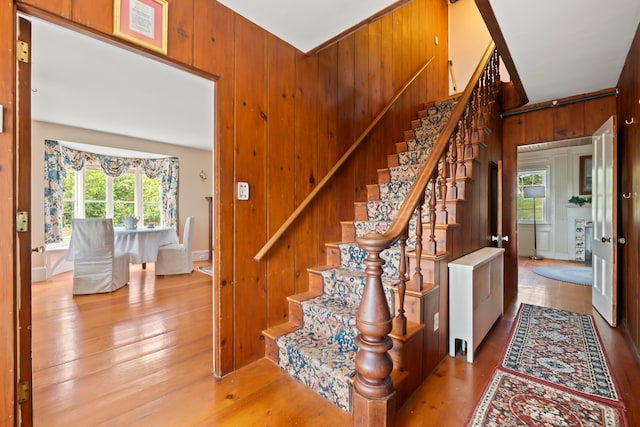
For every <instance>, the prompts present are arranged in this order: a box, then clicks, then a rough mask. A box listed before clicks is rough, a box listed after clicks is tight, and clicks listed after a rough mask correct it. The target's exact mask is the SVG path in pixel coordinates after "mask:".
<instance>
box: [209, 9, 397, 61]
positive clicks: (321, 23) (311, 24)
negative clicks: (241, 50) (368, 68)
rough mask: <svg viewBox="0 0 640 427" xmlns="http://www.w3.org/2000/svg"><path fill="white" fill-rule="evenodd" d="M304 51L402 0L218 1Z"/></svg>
mask: <svg viewBox="0 0 640 427" xmlns="http://www.w3.org/2000/svg"><path fill="white" fill-rule="evenodd" d="M218 1H219V2H220V3H222V4H223V5H225V6H227V7H228V8H230V9H232V10H233V11H235V12H236V13H238V14H240V15H242V16H244V17H245V18H247V19H248V20H249V21H251V22H253V23H254V24H256V25H258V26H260V27H262V28H264V29H265V30H267V31H269V32H270V33H272V34H274V35H276V36H278V37H279V38H281V39H282V40H284V41H286V42H289V43H290V44H291V45H292V46H295V47H296V48H298V49H299V50H301V51H302V52H309V51H310V50H312V49H314V48H316V47H318V46H320V45H322V44H324V42H326V41H327V40H331V39H332V38H334V37H335V36H337V35H339V34H341V33H343V32H344V31H345V30H348V29H349V28H351V27H353V26H354V25H356V24H358V23H360V22H362V21H364V20H366V19H367V18H368V17H370V16H373V15H375V14H376V13H378V12H379V11H381V10H384V9H386V8H387V7H388V6H391V5H392V4H394V3H397V2H398V0H347V1H345V0H321V1H317V0H270V1H256V0H218Z"/></svg>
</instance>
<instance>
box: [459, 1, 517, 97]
mask: <svg viewBox="0 0 640 427" xmlns="http://www.w3.org/2000/svg"><path fill="white" fill-rule="evenodd" d="M448 4H449V60H450V61H451V62H452V63H453V69H454V74H455V78H456V88H455V90H454V88H453V81H452V80H451V75H449V94H450V95H451V94H454V93H458V92H462V91H463V90H464V88H465V87H466V85H467V83H469V79H470V78H471V75H472V74H473V71H474V70H475V69H476V67H477V66H478V62H479V61H480V58H481V57H482V54H483V53H484V51H485V50H486V48H487V46H488V45H489V42H490V41H491V34H489V30H488V29H487V26H486V25H485V23H484V21H483V20H482V16H481V15H480V12H479V11H478V7H477V6H476V3H475V1H473V0H458V1H457V2H455V3H453V4H452V3H448ZM500 79H501V80H502V81H509V80H510V77H509V73H508V72H507V69H506V68H505V67H504V65H502V64H501V66H500Z"/></svg>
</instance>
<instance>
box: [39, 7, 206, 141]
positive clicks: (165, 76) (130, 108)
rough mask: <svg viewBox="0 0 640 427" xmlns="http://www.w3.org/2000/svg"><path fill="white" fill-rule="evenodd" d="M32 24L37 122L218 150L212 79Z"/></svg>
mask: <svg viewBox="0 0 640 427" xmlns="http://www.w3.org/2000/svg"><path fill="white" fill-rule="evenodd" d="M29 19H30V20H31V21H32V40H33V42H32V45H33V48H32V70H31V73H32V75H31V86H32V89H31V90H32V96H31V100H32V102H31V104H32V105H31V110H32V111H31V116H32V119H33V120H40V121H46V122H51V123H58V124H63V125H67V126H74V127H79V128H84V129H93V130H98V131H102V132H108V133H115V134H121V135H127V136H132V137H136V138H141V139H146V140H151V141H158V142H164V143H169V144H176V145H186V146H190V147H194V148H200V149H204V150H209V151H211V150H212V148H213V101H214V97H213V90H214V84H213V82H212V81H209V80H206V79H204V78H201V77H198V76H195V75H193V74H190V73H187V72H185V71H183V70H180V69H178V68H175V67H172V66H168V65H166V64H163V63H161V62H159V61H156V60H153V59H150V58H147V57H145V56H143V55H138V54H135V53H132V52H130V51H128V50H125V49H123V48H119V47H116V46H114V45H111V44H108V43H105V42H102V41H99V40H97V39H94V38H91V37H87V36H82V35H80V34H78V33H76V32H73V31H71V30H67V29H64V28H62V27H59V26H56V25H52V24H50V23H47V22H45V21H41V20H37V19H35V18H31V17H30V18H29Z"/></svg>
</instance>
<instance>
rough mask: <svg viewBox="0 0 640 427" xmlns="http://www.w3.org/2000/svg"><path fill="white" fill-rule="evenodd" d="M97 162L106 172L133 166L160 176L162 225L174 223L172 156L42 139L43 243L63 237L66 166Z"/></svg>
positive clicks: (175, 175)
mask: <svg viewBox="0 0 640 427" xmlns="http://www.w3.org/2000/svg"><path fill="white" fill-rule="evenodd" d="M85 166H97V167H99V168H100V170H102V172H104V173H105V174H106V175H108V176H111V177H114V178H116V177H119V176H121V175H122V174H124V173H127V172H128V171H130V170H133V169H142V170H144V174H145V175H146V176H147V177H148V178H150V179H156V178H160V183H161V184H160V185H161V187H160V188H161V190H160V191H161V196H162V199H161V204H162V209H161V225H162V226H164V227H175V226H176V223H177V216H178V209H177V202H178V198H177V196H178V175H179V169H180V168H179V163H178V159H177V158H175V157H168V158H159V159H141V158H126V157H117V156H109V155H103V154H96V153H91V152H87V151H81V150H76V149H73V148H70V147H66V146H64V145H62V144H60V143H59V142H58V141H53V140H45V149H44V169H45V170H44V233H45V243H56V242H60V241H62V235H63V224H62V213H63V202H64V191H65V180H66V177H67V170H69V169H71V170H75V171H80V170H82V169H83V168H84V167H85Z"/></svg>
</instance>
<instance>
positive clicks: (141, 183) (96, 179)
mask: <svg viewBox="0 0 640 427" xmlns="http://www.w3.org/2000/svg"><path fill="white" fill-rule="evenodd" d="M160 205H161V193H160V179H159V178H157V179H150V178H148V177H147V176H146V175H145V174H144V172H143V171H142V170H134V171H132V172H130V173H125V174H123V175H121V176H119V177H116V178H112V177H109V176H107V175H105V174H104V173H103V172H102V171H101V170H100V169H98V168H94V167H85V168H84V169H82V170H81V171H74V170H67V178H66V180H65V191H64V199H63V214H62V218H63V220H62V222H63V236H64V237H69V236H71V219H72V218H113V223H114V225H115V226H123V225H124V221H123V219H122V218H123V217H125V216H139V217H140V223H139V224H140V225H147V224H154V225H160V222H161V219H160V208H161V206H160Z"/></svg>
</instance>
